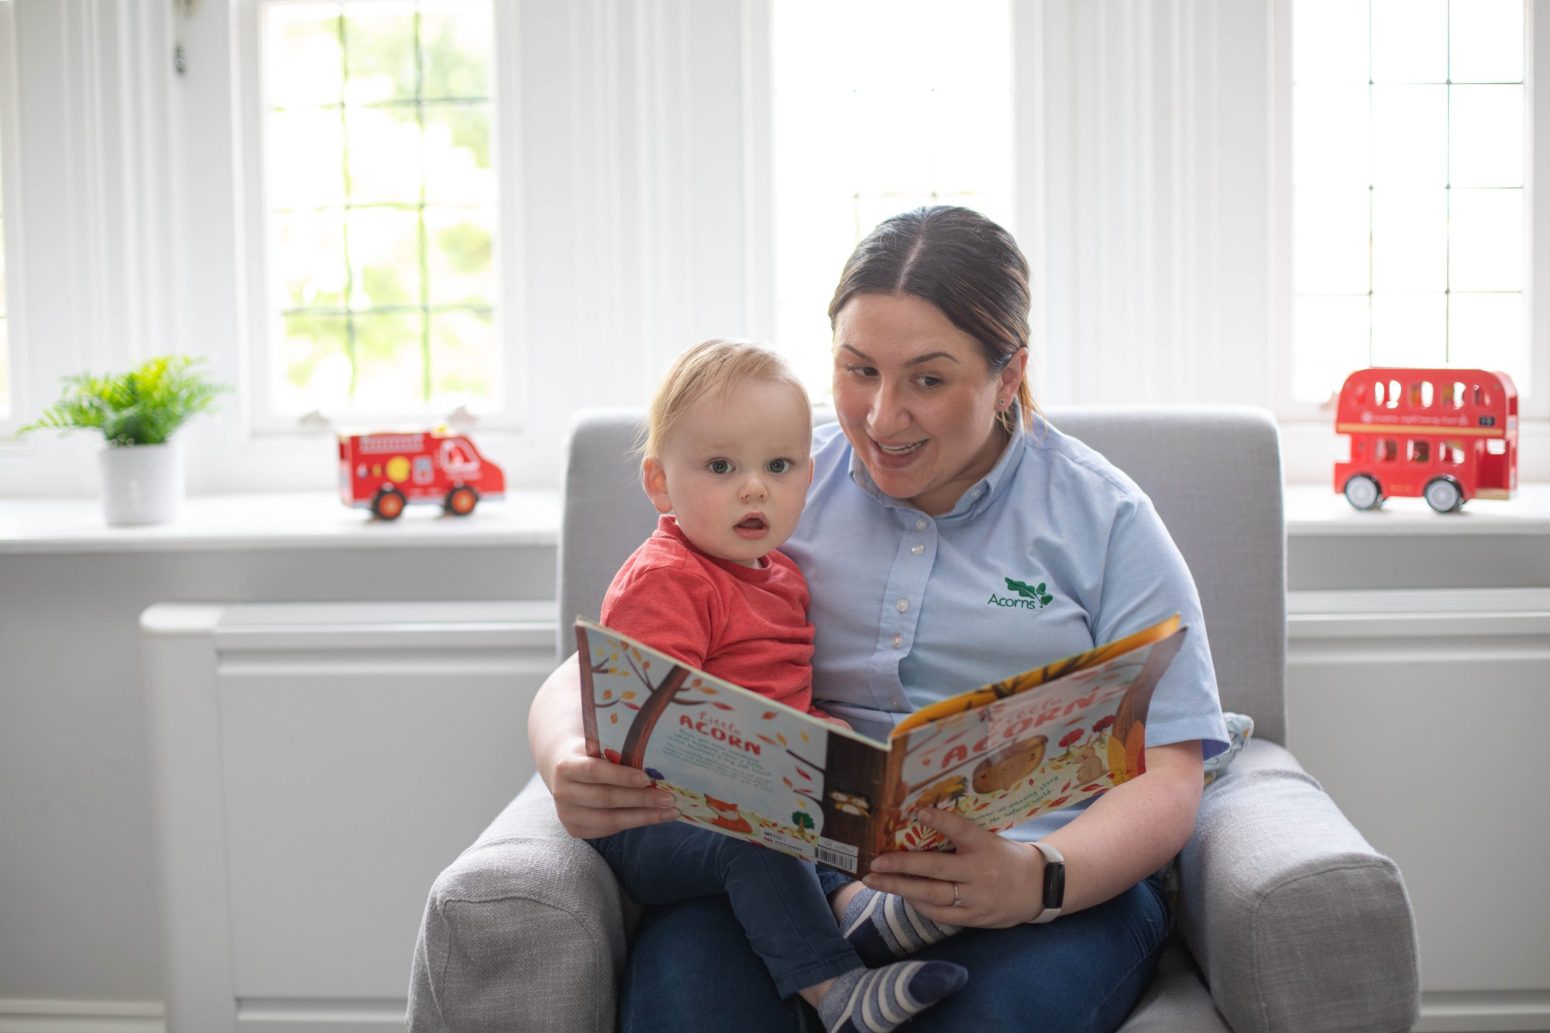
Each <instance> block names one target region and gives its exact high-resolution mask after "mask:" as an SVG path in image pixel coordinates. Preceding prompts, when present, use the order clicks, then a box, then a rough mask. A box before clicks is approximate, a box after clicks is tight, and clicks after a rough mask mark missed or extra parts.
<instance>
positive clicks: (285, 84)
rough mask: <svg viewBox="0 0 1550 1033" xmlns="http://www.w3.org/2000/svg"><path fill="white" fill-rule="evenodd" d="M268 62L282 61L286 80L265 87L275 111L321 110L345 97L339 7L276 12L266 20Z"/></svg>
mask: <svg viewBox="0 0 1550 1033" xmlns="http://www.w3.org/2000/svg"><path fill="white" fill-rule="evenodd" d="M263 47H264V58H265V61H266V62H267V61H270V60H274V59H277V58H280V57H281V55H283V60H284V61H285V62H286V63H287V64H288V65H289V67H288V68H287V69H286V73H287V74H285V75H279V76H272V77H270V78H269V79H268V81H266V82H265V84H264V86H265V101H266V102H267V103H268V105H269V106H270V107H272V108H295V107H318V106H320V105H324V104H338V103H339V102H340V101H341V100H342V99H343V98H344V52H343V50H342V49H341V47H340V45H339V5H338V4H294V5H280V6H277V7H272V8H270V9H269V12H268V14H267V16H266V18H265V19H264V42H263Z"/></svg>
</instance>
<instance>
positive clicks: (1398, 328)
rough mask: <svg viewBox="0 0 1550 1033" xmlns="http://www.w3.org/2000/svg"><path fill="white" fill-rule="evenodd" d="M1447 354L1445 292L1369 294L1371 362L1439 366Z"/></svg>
mask: <svg viewBox="0 0 1550 1033" xmlns="http://www.w3.org/2000/svg"><path fill="white" fill-rule="evenodd" d="M1447 357H1448V305H1447V296H1446V295H1444V294H1443V293H1441V292H1440V291H1439V292H1438V293H1436V294H1374V295H1373V296H1372V365H1374V366H1440V365H1442V364H1443V363H1444V362H1445V361H1447ZM1353 368H1354V367H1353Z"/></svg>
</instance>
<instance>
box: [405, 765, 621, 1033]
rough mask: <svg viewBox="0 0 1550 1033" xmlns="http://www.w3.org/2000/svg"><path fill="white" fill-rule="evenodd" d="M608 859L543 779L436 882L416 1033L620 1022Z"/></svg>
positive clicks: (424, 941) (412, 1002)
mask: <svg viewBox="0 0 1550 1033" xmlns="http://www.w3.org/2000/svg"><path fill="white" fill-rule="evenodd" d="M626 906H627V898H625V897H624V896H623V894H622V892H621V891H620V889H619V884H618V882H617V881H616V880H615V879H614V875H613V872H612V871H611V870H609V867H608V865H607V863H606V862H605V861H604V860H603V859H602V858H601V857H600V856H599V855H598V854H597V852H596V851H595V850H593V849H592V848H591V847H590V846H588V845H587V844H586V843H584V842H582V841H581V840H579V839H573V838H571V836H570V835H569V834H568V833H567V832H566V831H565V829H564V827H563V826H562V825H561V824H560V821H559V819H558V818H557V817H555V813H554V800H553V798H552V797H551V796H550V795H549V790H548V788H547V787H546V786H545V785H544V784H543V782H542V781H540V780H539V779H538V777H537V776H534V777H533V779H532V780H531V781H529V782H528V784H527V786H526V787H525V788H524V789H523V790H522V792H521V793H519V794H518V795H517V797H516V799H514V800H513V801H512V802H511V803H510V804H509V805H507V807H506V809H505V810H504V811H502V812H501V814H500V816H499V817H497V818H496V819H495V821H494V822H492V823H491V825H490V827H489V828H487V829H486V830H485V831H484V833H483V834H482V835H481V836H480V837H479V839H478V840H477V841H476V842H475V843H474V845H473V846H471V847H469V848H468V849H467V850H465V851H464V852H463V854H462V856H460V857H459V858H458V859H457V860H456V861H454V862H453V863H452V864H451V865H450V866H449V867H448V868H447V869H446V870H445V871H444V872H442V873H441V875H440V876H439V877H437V879H436V882H435V884H434V885H433V886H432V887H431V892H430V900H429V902H428V903H427V904H426V907H425V917H424V919H423V920H422V922H421V925H420V938H419V941H418V942H417V943H416V945H415V952H414V962H413V971H412V973H411V976H410V985H409V1015H408V1023H409V1029H410V1031H411V1033H525V1031H528V1030H533V1031H548V1030H554V1031H564V1033H583V1031H585V1033H601V1031H605V1030H611V1029H613V1026H614V998H615V995H614V987H615V986H616V985H617V984H618V980H619V974H620V973H621V971H622V970H623V967H624V957H625V908H626Z"/></svg>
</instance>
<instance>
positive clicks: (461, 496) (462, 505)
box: [445, 485, 479, 516]
mask: <svg viewBox="0 0 1550 1033" xmlns="http://www.w3.org/2000/svg"><path fill="white" fill-rule="evenodd" d="M478 504H479V493H478V492H477V491H474V489H472V488H470V487H467V486H466V485H465V486H464V487H461V488H453V489H452V490H451V491H449V492H447V501H446V503H445V508H446V511H447V512H448V513H451V514H452V515H453V516H467V515H468V514H470V513H472V512H473V511H474V507H475V506H476V505H478Z"/></svg>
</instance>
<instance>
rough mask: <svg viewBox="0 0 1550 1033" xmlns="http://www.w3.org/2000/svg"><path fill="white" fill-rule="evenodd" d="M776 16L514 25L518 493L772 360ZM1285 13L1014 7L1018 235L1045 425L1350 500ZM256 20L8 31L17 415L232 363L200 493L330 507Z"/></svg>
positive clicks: (1537, 258)
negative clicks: (674, 393) (263, 276)
mask: <svg viewBox="0 0 1550 1033" xmlns="http://www.w3.org/2000/svg"><path fill="white" fill-rule="evenodd" d="M771 2H772V0H739V2H735V3H726V4H703V3H701V2H698V0H658V2H655V3H653V4H650V5H640V4H636V3H633V2H631V0H577V2H576V3H567V4H554V3H552V2H550V0H498V2H497V11H498V12H499V14H500V17H499V20H498V22H497V33H498V34H499V35H498V44H497V45H498V53H499V55H500V56H501V57H504V58H507V60H503V61H500V62H499V64H498V68H499V69H500V71H499V73H498V74H499V76H500V78H499V80H498V83H497V88H498V91H499V92H498V96H499V98H501V101H503V102H504V103H503V104H502V106H503V107H504V108H505V113H504V114H503V115H502V116H501V122H500V125H499V132H500V133H501V134H502V135H504V136H506V138H507V139H508V141H509V140H510V139H512V138H513V136H510V135H507V134H520V136H516V137H515V138H516V139H520V140H521V146H520V147H518V148H512V147H503V148H502V150H503V154H502V161H501V164H502V166H503V169H502V172H501V195H500V196H501V210H502V213H503V215H502V217H503V219H504V218H507V217H509V218H512V219H514V220H515V221H516V223H517V225H516V227H515V229H514V231H508V232H510V233H513V234H514V238H515V239H514V240H507V241H505V242H504V243H503V245H502V246H503V248H504V254H503V262H502V265H501V271H500V276H501V283H502V290H503V292H505V293H504V295H503V297H502V298H501V299H500V300H501V303H502V308H503V310H504V317H505V318H504V322H503V326H502V330H501V333H502V338H503V340H504V341H505V347H506V348H507V357H508V360H509V362H510V369H511V371H512V374H513V376H514V377H517V378H518V380H519V383H518V385H517V387H516V390H515V391H514V393H513V397H512V399H511V402H512V404H513V406H514V411H515V412H517V413H518V414H519V416H520V418H519V419H516V420H514V421H513V423H512V426H511V427H510V428H506V427H495V426H490V427H480V426H476V427H475V428H474V429H473V432H474V434H475V435H476V438H477V440H478V441H479V443H480V446H481V450H483V451H486V452H488V453H489V454H491V456H492V458H494V459H495V460H496V461H497V462H501V463H502V464H503V465H505V467H506V469H507V472H508V483H510V484H511V485H512V486H513V487H514V488H521V487H551V488H552V487H555V486H557V485H558V484H559V483H560V471H561V466H562V462H563V450H564V442H565V438H566V434H567V430H568V423H569V419H570V415H571V413H572V412H574V410H575V409H577V408H579V407H581V406H596V405H602V406H609V405H639V404H641V403H642V402H643V400H644V399H645V397H646V395H647V394H648V393H649V391H650V390H651V387H652V386H653V385H654V383H655V381H656V379H657V377H659V376H660V373H661V370H662V369H664V368H665V365H666V363H667V361H668V359H669V358H670V357H671V356H672V355H673V354H675V353H676V352H677V351H679V350H681V349H682V348H683V347H685V346H686V345H688V344H690V343H692V342H694V341H695V340H699V339H702V338H704V337H710V336H726V335H733V334H742V335H747V336H752V337H759V338H765V339H769V338H770V337H771V335H772V332H773V329H774V328H773V325H772V323H773V308H772V304H771V291H772V289H773V287H772V284H771V277H770V275H769V274H770V269H771V263H772V250H771V242H772V239H773V233H772V230H771V225H770V223H771V202H770V197H771V192H772V184H771V183H770V181H769V168H770V162H769V160H768V159H769V152H768V148H769V146H770V143H769V130H770V116H769V108H768V105H769V97H768V87H769V69H768V53H767V44H768V39H769V24H770V21H769V12H770V3H771ZM1291 2H1292V0H1272V3H1270V4H1267V5H1245V4H1238V3H1234V2H1233V0H1204V2H1202V3H1198V4H1191V5H1186V6H1184V7H1182V8H1154V5H1112V4H1091V3H1088V2H1087V0H1041V3H1039V4H1037V5H1032V4H1016V5H1014V9H1013V10H1014V13H1013V27H1012V28H1013V33H1012V39H1011V41H1010V45H1011V46H1013V47H1014V48H1015V52H1016V53H1018V54H1021V55H1024V56H1025V58H1026V59H1025V60H1020V61H1019V62H1017V65H1016V73H1015V75H1016V78H1015V79H1014V89H1015V90H1016V96H1015V98H1014V105H1013V111H1014V118H1015V119H1016V126H1015V129H1014V132H1015V134H1016V145H1015V151H1014V154H1015V160H1016V172H1015V175H1016V179H1015V181H1014V197H1015V202H1014V203H1015V204H1016V212H1017V214H1016V216H1015V217H1014V220H1013V225H1011V226H1010V227H1008V228H1009V229H1011V230H1012V231H1013V232H1014V233H1016V234H1017V236H1018V239H1019V240H1020V241H1021V243H1022V245H1023V247H1024V250H1025V251H1026V252H1027V253H1028V257H1029V260H1030V263H1031V264H1032V266H1033V272H1034V284H1035V299H1034V300H1035V310H1034V320H1033V322H1034V342H1033V344H1034V370H1035V378H1036V386H1037V390H1036V397H1037V398H1039V399H1040V401H1041V402H1045V403H1048V404H1051V405H1056V406H1058V405H1069V404H1105V403H1116V404H1127V405H1131V404H1145V403H1238V404H1254V405H1262V406H1265V407H1267V408H1272V409H1274V410H1275V411H1276V413H1277V415H1278V416H1279V417H1280V419H1281V421H1282V437H1283V442H1284V452H1283V455H1284V458H1285V460H1286V467H1287V472H1288V477H1289V479H1290V480H1292V481H1294V482H1296V481H1302V482H1312V483H1323V482H1327V480H1328V478H1329V476H1330V468H1331V464H1332V462H1333V459H1334V458H1335V449H1336V447H1337V445H1336V440H1335V435H1334V433H1333V427H1332V423H1333V418H1332V414H1326V413H1322V412H1317V411H1309V410H1307V409H1306V408H1303V409H1298V408H1297V407H1295V406H1291V405H1289V404H1287V401H1286V399H1285V398H1284V397H1283V396H1282V395H1281V394H1279V393H1278V392H1279V391H1280V389H1281V388H1282V387H1283V386H1284V384H1285V383H1286V375H1285V371H1286V370H1288V369H1289V368H1290V351H1289V349H1290V333H1289V330H1290V318H1289V316H1290V303H1291V294H1290V290H1291V274H1290V269H1291V266H1290V260H1289V256H1290V251H1289V239H1290V238H1289V230H1290V184H1289V182H1288V177H1289V172H1290V163H1289V161H1288V160H1287V159H1288V157H1289V143H1290V141H1289V133H1290V121H1289V119H1288V117H1287V116H1288V114H1289V112H1290V78H1289V71H1288V70H1289V67H1290V65H1289V62H1288V60H1287V59H1288V57H1289V47H1290V35H1289V29H1290V24H1291V21H1290V11H1291V7H1290V4H1291ZM1529 3H1530V8H1529V12H1530V22H1529V25H1530V26H1531V27H1532V32H1531V37H1532V38H1533V40H1534V50H1533V56H1534V57H1535V58H1536V59H1537V60H1531V61H1529V62H1527V67H1526V69H1525V78H1526V80H1527V81H1528V82H1529V83H1530V84H1531V91H1530V103H1529V104H1528V105H1527V108H1526V110H1528V111H1529V112H1531V115H1530V118H1531V119H1532V128H1533V130H1537V131H1536V132H1533V133H1531V142H1532V139H1535V138H1537V139H1542V140H1547V141H1550V103H1543V104H1542V103H1534V91H1537V90H1538V89H1539V88H1540V87H1539V84H1538V77H1537V76H1535V74H1534V71H1533V69H1534V68H1535V67H1536V66H1537V67H1550V55H1547V49H1550V41H1547V40H1546V38H1545V37H1546V36H1547V34H1550V14H1547V11H1550V0H1529ZM255 4H256V0H231V2H230V3H224V4H223V3H205V4H200V5H197V6H196V7H195V8H194V9H193V12H192V14H188V15H185V14H182V13H175V12H176V11H177V9H175V8H174V6H173V5H170V4H168V5H163V4H147V5H131V6H132V8H133V9H132V11H127V12H126V16H125V18H124V19H119V20H114V19H96V20H90V19H85V20H83V19H73V20H72V19H69V18H66V17H65V16H64V14H63V13H62V12H63V8H61V7H57V6H56V5H47V4H44V5H34V6H31V7H28V8H24V9H20V10H14V12H13V14H14V21H15V25H16V29H17V33H18V42H17V44H16V46H17V47H18V48H22V47H25V48H26V52H24V53H19V54H18V55H17V57H18V59H19V60H18V61H17V62H15V63H14V64H13V65H12V66H11V67H13V68H18V69H19V73H18V74H24V75H28V76H36V77H38V78H39V79H40V82H38V83H37V84H32V83H24V84H23V85H26V86H28V87H30V88H29V89H26V90H22V91H20V93H19V100H18V103H19V104H21V105H24V107H23V108H22V109H20V115H21V116H22V117H20V118H19V119H18V120H17V125H16V126H15V127H13V129H12V132H13V135H17V134H20V135H23V136H26V140H25V141H24V143H26V145H27V154H26V155H25V161H24V162H23V161H21V160H20V157H19V156H18V154H17V153H12V154H11V155H10V156H9V157H8V158H7V160H8V161H9V162H10V163H11V165H10V166H9V167H8V171H9V170H14V171H11V174H10V175H8V176H7V179H6V182H7V184H8V185H7V190H8V192H15V191H18V190H20V189H21V188H23V187H25V188H27V189H26V194H27V196H26V197H25V198H24V199H23V200H24V201H25V202H26V204H30V205H31V206H32V207H31V208H30V209H28V208H27V207H26V206H25V205H24V204H21V203H16V204H10V203H8V205H7V224H8V233H7V236H8V238H10V239H9V241H8V246H10V247H11V248H12V251H11V253H10V255H9V256H8V257H9V258H10V259H11V260H10V261H9V263H8V266H9V268H10V270H11V275H12V276H13V280H12V283H11V288H12V289H11V293H10V297H11V302H10V304H11V310H12V313H13V319H14V320H15V323H14V325H13V334H14V337H15V339H16V340H17V341H18V342H22V341H25V342H26V343H25V345H22V344H18V346H17V347H16V348H15V349H14V352H15V354H14V355H13V360H14V363H15V365H14V367H13V368H15V369H17V370H18V374H17V377H16V383H17V394H18V398H17V405H18V412H19V414H20V415H22V416H24V417H30V416H31V415H33V414H34V411H35V409H36V407H37V405H38V404H39V402H40V401H46V400H48V398H50V397H52V392H53V391H54V390H56V388H57V377H58V376H59V375H60V374H63V373H69V372H75V371H77V370H80V369H101V368H105V367H109V366H113V367H120V366H123V365H125V364H127V363H129V362H132V361H134V360H136V359H139V358H143V357H145V356H147V355H149V354H155V353H157V352H161V351H180V352H186V353H190V354H195V355H205V356H207V357H209V359H210V361H211V363H212V366H213V367H214V369H215V372H216V374H217V375H218V376H220V377H221V378H222V379H224V380H226V381H227V382H229V383H233V384H237V385H239V386H240V387H241V391H240V392H239V394H238V395H236V396H234V397H230V398H228V399H227V400H226V401H225V402H224V403H223V405H222V407H221V411H220V413H219V414H218V415H217V416H216V417H214V418H210V417H204V418H201V419H200V420H199V421H196V424H195V425H194V427H193V429H192V432H191V433H190V434H189V436H188V439H187V442H186V445H187V447H188V451H189V453H190V468H189V485H190V489H191V490H193V491H195V492H213V491H253V490H291V489H302V488H305V489H312V490H316V489H327V488H329V487H331V486H332V483H333V476H334V474H333V464H332V462H331V461H330V460H329V459H328V458H327V456H328V451H329V447H328V444H327V442H328V438H329V436H330V434H329V431H327V430H321V431H317V430H314V431H308V430H306V429H297V428H290V429H286V428H282V427H272V426H269V425H267V424H265V422H264V421H263V420H262V419H258V420H255V419H254V400H253V396H252V394H251V384H252V382H253V373H252V362H253V361H254V354H255V352H254V343H255V341H256V340H259V339H261V338H260V337H259V336H258V334H259V332H260V329H261V327H260V325H259V322H258V319H257V315H258V313H261V312H263V311H265V306H266V292H265V291H264V289H263V287H262V284H261V282H259V281H257V280H256V279H255V278H254V277H252V276H250V275H249V273H250V272H251V271H252V267H253V266H254V264H255V261H256V260H257V259H258V258H259V257H261V256H262V254H263V250H262V249H261V248H255V247H254V246H253V242H254V240H255V239H262V238H261V236H259V237H257V238H255V234H258V233H259V230H260V227H262V213H263V207H262V203H261V200H259V199H258V198H256V197H255V196H250V192H249V191H250V188H251V187H253V186H254V185H255V184H257V183H259V182H261V179H260V178H259V177H258V175H257V173H258V165H257V147H256V144H257V141H256V139H255V138H253V135H252V134H253V132H254V128H253V126H254V123H255V121H256V120H255V119H254V118H253V117H252V111H253V109H250V108H248V107H245V105H250V104H252V103H254V102H255V101H256V97H257V91H256V87H257V75H258V70H257V65H256V60H255V55H256V47H257V21H256V10H257V9H256V6H255ZM12 6H13V8H14V4H13V5H12ZM22 33H29V34H32V35H31V36H29V38H28V39H25V40H23V39H20V35H21V34H22ZM175 40H177V41H181V42H182V43H183V45H184V47H185V50H186V54H187V59H188V70H187V73H186V75H184V76H180V77H178V76H174V75H173V74H172V73H171V71H170V64H171V61H170V54H171V52H172V46H173V43H174V41H175ZM998 43H1002V44H1003V45H1004V41H987V45H998ZM55 47H57V48H58V49H57V51H56V50H55V49H54V48H55ZM103 54H107V55H109V56H110V57H111V58H112V62H113V63H111V64H110V65H109V66H108V68H107V69H106V70H104V69H103V67H102V62H101V56H102V55H103ZM508 73H509V75H508ZM244 111H248V112H249V114H248V115H247V116H243V115H242V112H244ZM1175 112H1177V114H1175ZM508 115H509V117H510V119H512V120H514V123H508V118H507V116H508ZM18 150H19V148H11V151H13V152H16V151H18ZM513 155H517V157H515V158H514V157H513ZM126 158H127V161H126V160H125V159H126ZM18 165H19V166H20V167H19V168H18V167H17V166H18ZM1531 169H1532V177H1531V180H1530V182H1529V183H1528V184H1527V185H1526V188H1525V189H1526V191H1527V193H1528V200H1529V204H1530V209H1529V210H1530V212H1531V213H1532V215H1531V218H1532V224H1533V232H1532V233H1531V235H1530V241H1529V249H1528V250H1529V254H1530V255H1531V256H1532V257H1531V261H1532V262H1533V273H1532V276H1531V277H1530V278H1529V279H1528V282H1527V284H1526V288H1527V293H1528V294H1529V297H1530V299H1531V301H1530V302H1529V303H1528V304H1529V305H1530V316H1529V318H1530V322H1531V326H1533V327H1538V328H1541V329H1540V331H1539V332H1538V333H1537V334H1536V335H1535V338H1536V345H1535V347H1536V368H1537V370H1538V373H1537V374H1536V382H1535V384H1534V386H1533V391H1534V395H1535V398H1536V402H1535V405H1536V406H1538V405H1540V404H1542V403H1543V402H1544V401H1545V400H1546V399H1547V398H1550V384H1542V383H1541V379H1540V378H1542V377H1544V376H1545V375H1547V374H1550V354H1547V353H1546V351H1547V349H1550V333H1547V332H1545V329H1546V328H1550V284H1547V277H1550V249H1547V248H1545V247H1536V246H1535V245H1536V244H1537V243H1538V242H1539V241H1550V210H1542V209H1550V206H1536V205H1534V204H1533V203H1532V201H1533V198H1534V197H1537V196H1544V194H1545V192H1546V190H1547V189H1550V184H1547V181H1546V177H1547V176H1550V160H1547V161H1542V162H1536V163H1534V164H1532V166H1531ZM553 199H560V201H561V202H562V203H552V202H553ZM9 200H10V198H8V201H9ZM13 220H14V221H13ZM23 228H25V230H26V233H25V243H26V254H25V258H24V257H23V255H22V253H21V250H20V248H21V243H20V242H21V241H22V239H23V236H24V234H23V233H22V230H23ZM104 242H105V244H106V246H104ZM842 257H843V256H839V257H837V258H836V268H837V266H838V264H839V261H840V259H841V258H842ZM23 270H25V272H26V279H27V282H26V284H25V285H24V288H25V289H23V285H20V284H18V282H17V280H18V279H19V278H20V276H21V272H22V271H23ZM24 320H25V325H24ZM45 340H46V341H47V345H46V346H45V345H44V344H43V343H42V342H44V341H45ZM523 366H525V369H524V368H522V367H523ZM22 371H25V372H22ZM1523 436H1524V439H1525V443H1524V447H1523V450H1522V456H1523V459H1522V466H1521V469H1520V473H1521V474H1522V477H1523V479H1525V480H1550V421H1544V420H1541V419H1535V420H1531V421H1528V422H1527V423H1526V425H1525V427H1524V428H1523ZM57 440H58V439H55V438H53V437H52V436H49V435H37V436H35V437H32V438H28V439H26V441H25V442H24V443H22V444H20V445H18V444H16V443H14V442H11V441H0V485H4V487H3V488H0V492H9V491H12V490H13V486H16V487H14V490H19V491H24V492H25V491H33V492H48V493H56V494H89V493H90V492H92V491H94V490H95V487H94V472H95V471H94V470H93V468H92V467H93V464H92V461H91V458H90V443H89V442H87V441H84V440H82V439H81V438H73V439H69V440H71V441H72V442H74V443H73V444H70V445H62V444H56V441H57Z"/></svg>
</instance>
